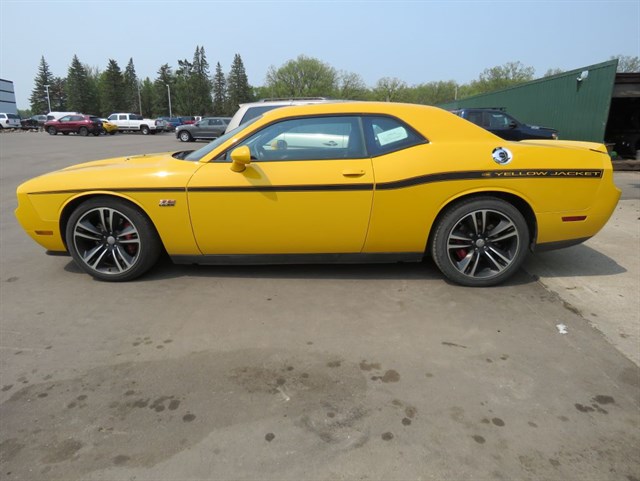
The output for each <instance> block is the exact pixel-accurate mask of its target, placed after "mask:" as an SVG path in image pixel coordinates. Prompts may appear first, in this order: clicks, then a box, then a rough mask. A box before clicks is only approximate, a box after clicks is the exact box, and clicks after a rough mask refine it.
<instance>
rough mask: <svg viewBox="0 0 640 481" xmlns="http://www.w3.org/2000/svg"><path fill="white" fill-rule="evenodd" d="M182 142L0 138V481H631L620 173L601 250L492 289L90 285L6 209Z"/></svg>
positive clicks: (433, 282)
mask: <svg viewBox="0 0 640 481" xmlns="http://www.w3.org/2000/svg"><path fill="white" fill-rule="evenodd" d="M198 145H204V144H202V143H199V144H183V143H181V142H178V141H177V140H176V139H175V136H174V135H172V134H160V135H156V136H141V135H137V134H127V135H123V134H118V135H115V136H100V137H77V136H71V135H70V136H66V137H63V136H56V137H52V136H49V135H46V134H45V133H38V132H33V133H32V132H16V133H3V134H2V135H0V200H1V203H2V209H1V212H0V254H1V255H0V273H1V274H0V300H1V306H0V348H1V349H0V362H1V364H0V376H1V379H0V386H1V391H0V423H1V424H0V427H1V429H0V478H1V479H6V480H14V479H17V480H29V481H31V480H53V479H60V480H137V481H140V480H154V481H158V480H205V479H211V480H213V479H216V480H223V479H237V480H254V479H260V480H279V481H281V480H292V481H293V480H295V481H300V480H337V479H349V480H351V479H363V480H364V479H367V480H378V479H379V480H395V479H397V480H400V479H402V480H409V479H412V480H422V479H424V480H426V479H434V480H479V479H495V480H581V481H582V480H585V479H589V480H624V481H637V480H639V479H640V429H639V428H640V369H639V368H638V365H637V364H638V362H640V354H639V352H638V350H639V348H638V342H639V341H638V340H639V326H640V301H639V299H640V270H639V267H638V257H639V254H640V227H639V226H640V221H639V219H640V174H639V173H638V172H630V173H617V174H616V180H617V182H618V184H619V185H622V186H623V190H624V196H623V200H622V201H621V203H620V205H619V207H618V210H617V211H616V214H615V217H614V219H612V221H611V222H610V223H609V224H608V225H607V227H606V228H605V229H604V230H603V232H602V233H601V234H599V236H597V237H595V238H594V239H592V240H590V241H589V242H588V243H586V244H584V245H582V246H576V247H572V248H570V249H566V250H564V251H558V252H556V253H553V252H551V253H547V254H542V255H539V256H532V257H531V258H530V259H529V260H528V261H527V263H526V265H525V268H524V269H523V270H522V271H521V272H520V273H519V274H518V275H517V276H515V278H514V279H513V280H512V281H510V282H509V283H507V284H506V285H504V286H500V287H496V288H489V289H470V288H463V287H459V286H454V285H451V284H448V283H447V282H445V281H444V280H443V278H442V277H441V275H440V274H439V272H438V271H437V269H436V268H435V266H434V265H433V264H432V263H431V262H430V261H425V262H424V263H423V264H419V265H411V264H406V265H401V264H398V265H363V266H314V265H306V266H263V267H204V266H202V267H199V266H174V265H172V264H170V263H169V262H168V261H166V262H163V263H161V265H160V266H158V267H157V268H155V269H154V270H153V271H152V272H151V273H150V275H147V276H145V277H143V278H141V279H139V280H137V281H135V282H130V283H126V284H111V283H102V282H97V281H94V280H92V279H91V278H90V277H89V276H87V275H85V274H83V273H81V272H80V270H79V269H78V268H76V267H75V265H74V264H73V262H72V261H71V259H70V258H69V257H52V256H47V255H45V253H44V252H43V250H42V249H41V248H40V247H39V246H38V245H36V244H35V243H33V242H32V241H31V239H29V238H28V237H27V235H26V234H24V233H23V232H22V230H21V228H20V227H19V226H18V224H17V222H16V220H15V217H14V215H13V210H14V209H15V195H14V193H15V188H16V186H17V185H18V184H19V183H20V182H22V181H23V180H25V179H27V178H30V177H33V176H35V175H38V174H40V173H44V172H47V171H50V170H54V169H58V168H61V167H64V166H67V165H70V164H73V163H78V162H80V161H88V160H93V159H98V158H106V157H109V156H116V155H127V154H136V153H145V152H162V151H167V150H184V149H186V148H194V146H195V147H197V146H198ZM559 325H563V326H565V327H566V331H567V333H566V334H562V333H561V332H560V331H561V330H563V329H562V328H559V327H558V326H559Z"/></svg>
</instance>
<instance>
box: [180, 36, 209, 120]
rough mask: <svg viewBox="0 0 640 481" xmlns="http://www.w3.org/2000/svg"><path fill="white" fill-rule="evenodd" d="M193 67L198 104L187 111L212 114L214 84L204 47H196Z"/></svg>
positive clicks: (197, 113)
mask: <svg viewBox="0 0 640 481" xmlns="http://www.w3.org/2000/svg"><path fill="white" fill-rule="evenodd" d="M193 67H194V69H193V73H194V79H193V81H194V93H195V96H196V105H195V108H194V109H193V110H191V111H190V112H186V113H188V114H191V115H205V114H210V113H211V112H212V110H213V101H212V99H211V89H212V87H213V85H212V82H211V74H210V72H209V62H208V61H207V56H206V54H205V52H204V47H200V49H198V48H197V47H196V53H195V55H194V62H193Z"/></svg>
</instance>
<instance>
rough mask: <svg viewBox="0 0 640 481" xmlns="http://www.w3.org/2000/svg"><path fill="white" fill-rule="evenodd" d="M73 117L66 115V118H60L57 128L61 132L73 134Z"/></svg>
mask: <svg viewBox="0 0 640 481" xmlns="http://www.w3.org/2000/svg"><path fill="white" fill-rule="evenodd" d="M72 117H73V116H72V115H65V116H64V117H60V119H59V120H58V125H57V126H56V128H57V129H58V131H59V132H71V131H72V127H73V119H72Z"/></svg>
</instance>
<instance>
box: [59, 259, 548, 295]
mask: <svg viewBox="0 0 640 481" xmlns="http://www.w3.org/2000/svg"><path fill="white" fill-rule="evenodd" d="M64 269H65V271H67V272H73V273H78V274H82V275H87V274H85V273H84V271H82V270H81V269H80V268H79V267H78V266H77V265H76V264H75V262H74V261H70V262H69V263H68V264H67V265H66V266H65V268H64ZM183 277H202V278H206V277H209V278H212V279H214V278H217V279H220V278H227V279H243V278H246V279H316V280H318V279H336V280H440V281H442V282H443V283H446V284H450V285H452V286H456V287H461V286H459V285H457V284H455V283H453V282H450V281H449V280H447V279H446V278H445V277H444V276H443V275H442V274H441V273H440V271H439V270H438V268H437V267H436V266H435V264H434V263H433V261H432V260H431V259H430V258H428V259H425V260H424V261H422V262H408V263H390V264H278V265H251V266H246V265H245V266H242V265H236V266H215V265H183V264H174V263H172V262H171V260H170V259H169V257H168V256H164V257H161V258H160V259H159V261H158V263H157V264H156V265H155V266H154V267H153V268H152V269H151V270H150V271H149V272H148V273H147V274H144V275H143V276H142V277H140V278H138V279H136V280H134V281H131V282H157V281H162V280H167V279H174V278H176V279H179V278H183ZM536 281H537V278H536V277H534V276H532V275H530V274H528V273H527V272H525V271H524V270H523V269H520V271H519V272H518V273H516V274H515V275H514V276H513V277H511V278H510V279H508V280H507V281H506V282H504V283H503V284H501V285H500V286H517V285H523V284H530V283H532V282H536ZM96 282H100V281H96ZM500 286H498V287H500Z"/></svg>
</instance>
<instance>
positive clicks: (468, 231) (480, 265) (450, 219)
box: [431, 197, 529, 287]
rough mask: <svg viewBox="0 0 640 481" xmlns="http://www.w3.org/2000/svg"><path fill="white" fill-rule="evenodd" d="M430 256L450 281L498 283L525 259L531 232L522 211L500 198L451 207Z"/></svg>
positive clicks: (439, 226)
mask: <svg viewBox="0 0 640 481" xmlns="http://www.w3.org/2000/svg"><path fill="white" fill-rule="evenodd" d="M434 229H435V231H434V232H435V234H434V235H433V241H432V244H431V255H432V257H433V259H434V261H435V263H436V265H437V266H438V268H439V269H440V271H441V272H442V273H443V274H444V275H445V276H446V277H447V278H448V279H449V280H451V281H453V282H455V283H457V284H461V285H464V286H470V287H487V286H493V285H496V284H499V283H501V282H503V281H505V280H506V279H508V278H509V277H511V276H512V275H513V274H515V273H516V272H517V270H518V268H519V267H520V265H521V264H522V261H523V260H524V258H525V256H526V250H527V246H528V244H529V229H528V227H527V223H526V221H525V219H524V217H523V216H522V214H521V213H520V211H519V210H518V209H516V208H515V207H514V206H513V205H511V204H509V203H508V202H505V201H503V200H501V199H498V198H495V197H479V198H474V199H469V200H466V201H462V202H460V203H458V204H454V205H453V206H452V207H450V208H449V209H448V210H447V211H446V212H445V213H444V215H443V216H442V217H441V219H440V220H439V221H438V223H437V225H436V226H434Z"/></svg>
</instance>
